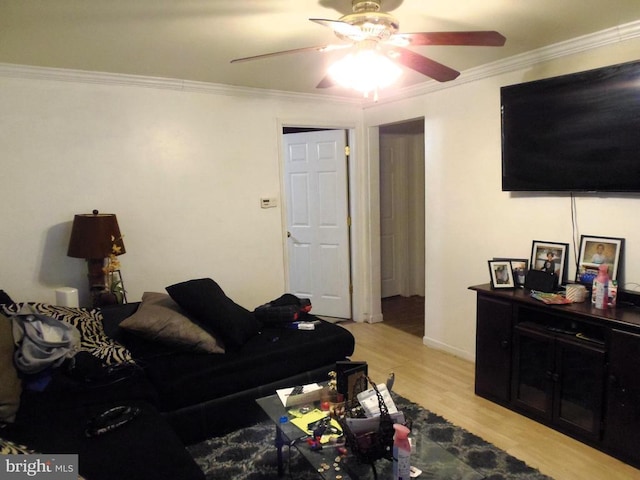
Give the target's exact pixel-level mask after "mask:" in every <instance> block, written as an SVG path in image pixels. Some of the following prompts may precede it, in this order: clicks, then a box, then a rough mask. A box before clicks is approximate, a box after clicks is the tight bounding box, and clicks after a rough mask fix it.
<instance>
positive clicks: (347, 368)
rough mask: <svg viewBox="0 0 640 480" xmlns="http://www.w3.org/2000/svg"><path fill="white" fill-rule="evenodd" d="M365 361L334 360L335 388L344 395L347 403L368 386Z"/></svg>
mask: <svg viewBox="0 0 640 480" xmlns="http://www.w3.org/2000/svg"><path fill="white" fill-rule="evenodd" d="M367 374H368V365H367V362H352V361H348V360H346V361H339V362H336V390H338V392H339V393H342V394H343V395H344V399H345V401H346V402H347V404H350V403H352V402H353V401H354V400H357V398H356V397H357V395H358V394H359V393H360V392H364V391H365V390H367V388H369V384H368V383H369V382H368V377H367Z"/></svg>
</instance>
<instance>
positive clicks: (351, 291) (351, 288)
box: [349, 283, 353, 295]
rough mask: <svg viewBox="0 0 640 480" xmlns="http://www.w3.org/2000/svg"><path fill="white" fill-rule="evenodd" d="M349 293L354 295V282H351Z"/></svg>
mask: <svg viewBox="0 0 640 480" xmlns="http://www.w3.org/2000/svg"><path fill="white" fill-rule="evenodd" d="M349 295H353V284H352V283H350V284H349Z"/></svg>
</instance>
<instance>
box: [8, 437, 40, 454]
mask: <svg viewBox="0 0 640 480" xmlns="http://www.w3.org/2000/svg"><path fill="white" fill-rule="evenodd" d="M29 453H36V452H34V451H33V450H31V449H29V448H28V447H25V446H24V445H20V444H19V443H15V442H12V441H11V440H5V439H4V438H0V455H22V454H29Z"/></svg>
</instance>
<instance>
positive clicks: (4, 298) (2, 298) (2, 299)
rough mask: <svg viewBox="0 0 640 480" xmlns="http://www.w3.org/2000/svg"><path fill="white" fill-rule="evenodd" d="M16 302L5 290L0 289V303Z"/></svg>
mask: <svg viewBox="0 0 640 480" xmlns="http://www.w3.org/2000/svg"><path fill="white" fill-rule="evenodd" d="M11 303H14V301H13V300H11V297H10V296H9V295H8V294H7V292H5V291H4V290H0V305H4V304H7V305H8V304H11Z"/></svg>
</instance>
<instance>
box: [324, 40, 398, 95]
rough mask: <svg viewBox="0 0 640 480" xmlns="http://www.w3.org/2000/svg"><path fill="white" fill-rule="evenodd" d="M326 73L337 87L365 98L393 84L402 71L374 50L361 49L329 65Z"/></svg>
mask: <svg viewBox="0 0 640 480" xmlns="http://www.w3.org/2000/svg"><path fill="white" fill-rule="evenodd" d="M328 73H329V75H330V76H331V78H332V79H333V80H334V81H335V82H336V83H338V84H339V85H342V86H343V87H347V88H352V89H355V90H358V91H360V92H362V93H363V94H364V96H365V97H367V96H368V95H369V93H370V92H374V95H376V96H377V93H378V90H379V89H381V88H384V87H387V86H389V85H391V84H392V83H393V82H395V81H396V80H397V79H398V77H399V76H400V75H401V73H402V70H401V69H400V67H398V65H396V64H395V63H394V62H392V61H391V60H390V59H389V58H388V57H387V56H386V55H383V54H381V53H379V52H378V51H377V50H376V49H373V48H361V49H358V51H357V52H355V53H353V54H349V55H346V56H345V57H343V58H342V59H340V60H338V61H337V62H336V63H334V64H333V65H331V67H329V72H328Z"/></svg>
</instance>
